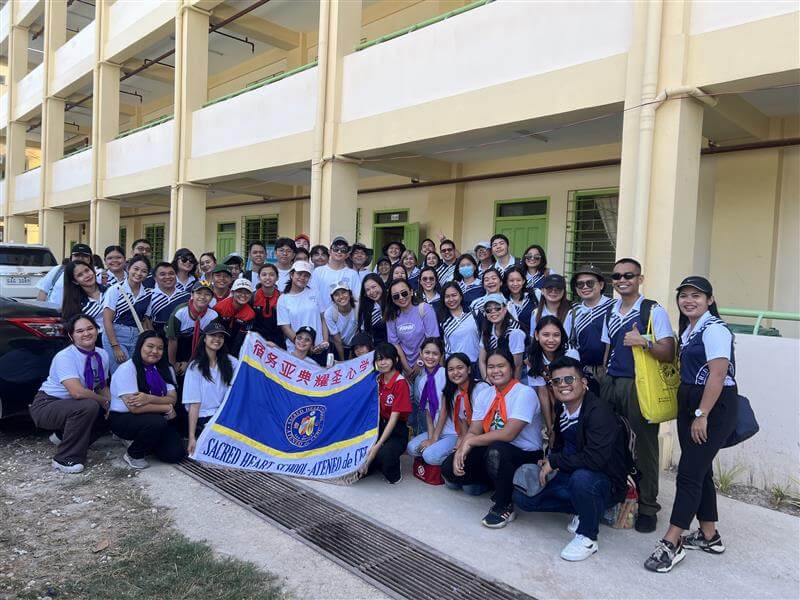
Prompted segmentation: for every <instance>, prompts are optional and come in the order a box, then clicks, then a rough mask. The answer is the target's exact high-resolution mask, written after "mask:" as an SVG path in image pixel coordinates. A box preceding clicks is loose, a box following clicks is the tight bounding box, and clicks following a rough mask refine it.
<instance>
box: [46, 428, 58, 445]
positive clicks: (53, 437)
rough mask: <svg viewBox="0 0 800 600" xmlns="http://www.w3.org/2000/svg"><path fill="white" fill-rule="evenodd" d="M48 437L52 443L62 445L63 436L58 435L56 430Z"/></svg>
mask: <svg viewBox="0 0 800 600" xmlns="http://www.w3.org/2000/svg"><path fill="white" fill-rule="evenodd" d="M47 439H48V440H50V443H51V444H53V446H59V445H61V438H60V437H58V434H57V433H56V432H55V431H54V432H53V433H51V434H50V437H49V438H47Z"/></svg>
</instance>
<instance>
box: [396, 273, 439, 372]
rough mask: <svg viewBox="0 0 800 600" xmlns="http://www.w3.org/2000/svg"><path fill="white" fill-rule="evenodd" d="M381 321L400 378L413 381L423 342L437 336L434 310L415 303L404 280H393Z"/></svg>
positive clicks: (423, 304)
mask: <svg viewBox="0 0 800 600" xmlns="http://www.w3.org/2000/svg"><path fill="white" fill-rule="evenodd" d="M384 320H385V321H386V331H387V334H388V338H389V343H390V344H393V345H394V347H395V348H397V353H398V354H399V355H400V364H401V365H402V367H403V376H404V377H405V378H406V379H408V380H409V381H413V380H414V378H415V377H416V376H417V375H418V374H419V372H420V369H421V367H420V366H419V365H418V364H417V360H418V359H419V353H420V347H421V346H422V341H423V340H424V339H425V338H427V337H439V325H438V323H437V320H436V314H435V311H434V309H433V307H432V306H430V305H428V304H426V303H424V302H423V303H421V304H418V301H417V299H416V298H414V292H413V291H412V290H411V286H409V284H408V282H407V281H405V280H403V279H395V280H393V281H392V282H391V283H390V284H389V298H388V302H387V303H386V313H385V315H384Z"/></svg>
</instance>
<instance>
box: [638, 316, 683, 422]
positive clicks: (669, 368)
mask: <svg viewBox="0 0 800 600" xmlns="http://www.w3.org/2000/svg"><path fill="white" fill-rule="evenodd" d="M645 337H646V338H647V339H649V340H653V315H652V314H651V315H650V319H649V320H648V322H647V334H646V335H645ZM653 341H655V340H653ZM632 350H633V363H634V368H635V379H636V395H637V396H638V397H639V409H640V410H641V411H642V416H643V417H644V418H645V419H647V420H648V421H650V422H651V423H663V422H664V421H671V420H672V419H674V418H676V417H677V416H678V386H679V385H680V383H681V374H680V367H679V365H678V353H677V352H676V353H675V359H674V360H673V361H672V362H669V363H664V362H661V361H660V360H658V359H656V358H655V357H654V356H653V355H652V354H651V353H650V352H648V351H647V350H646V349H644V348H642V347H641V346H634V347H633V348H632Z"/></svg>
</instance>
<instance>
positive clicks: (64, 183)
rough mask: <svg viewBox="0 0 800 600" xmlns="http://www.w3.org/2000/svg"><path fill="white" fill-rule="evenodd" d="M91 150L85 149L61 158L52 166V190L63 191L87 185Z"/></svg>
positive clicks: (89, 174)
mask: <svg viewBox="0 0 800 600" xmlns="http://www.w3.org/2000/svg"><path fill="white" fill-rule="evenodd" d="M92 152H94V150H92V149H91V148H90V149H89V150H85V151H83V152H80V153H78V154H73V155H72V156H68V157H67V158H62V159H61V160H57V161H56V162H54V163H53V166H52V169H53V171H52V175H53V181H52V190H53V191H54V192H63V191H64V190H70V189H72V188H76V187H79V186H81V185H87V184H88V183H90V181H91V178H92Z"/></svg>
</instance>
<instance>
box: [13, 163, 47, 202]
mask: <svg viewBox="0 0 800 600" xmlns="http://www.w3.org/2000/svg"><path fill="white" fill-rule="evenodd" d="M41 193H42V171H41V167H36V168H35V169H31V170H30V171H26V172H25V173H22V174H21V175H17V176H16V177H15V178H14V205H13V206H12V207H11V208H12V209H13V211H14V212H15V213H19V212H29V211H32V210H37V209H38V208H39V203H38V200H39V196H40V195H41Z"/></svg>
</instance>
